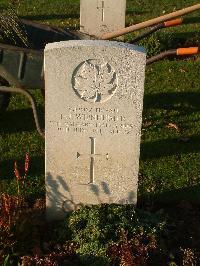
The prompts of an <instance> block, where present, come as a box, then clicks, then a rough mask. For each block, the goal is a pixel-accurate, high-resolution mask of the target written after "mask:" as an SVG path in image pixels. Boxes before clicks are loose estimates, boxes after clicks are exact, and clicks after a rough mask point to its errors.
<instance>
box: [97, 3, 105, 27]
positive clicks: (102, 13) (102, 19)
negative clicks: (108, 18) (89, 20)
mask: <svg viewBox="0 0 200 266" xmlns="http://www.w3.org/2000/svg"><path fill="white" fill-rule="evenodd" d="M97 9H101V21H102V22H103V21H104V18H105V1H101V6H100V7H97Z"/></svg>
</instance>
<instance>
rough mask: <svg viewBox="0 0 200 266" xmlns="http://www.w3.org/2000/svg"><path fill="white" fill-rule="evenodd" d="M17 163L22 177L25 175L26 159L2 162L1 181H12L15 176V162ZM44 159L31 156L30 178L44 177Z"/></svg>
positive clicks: (0, 169) (0, 165) (0, 162)
mask: <svg viewBox="0 0 200 266" xmlns="http://www.w3.org/2000/svg"><path fill="white" fill-rule="evenodd" d="M15 161H17V165H18V167H19V171H20V173H21V175H23V173H24V157H22V158H20V159H9V160H2V161H1V160H0V180H6V179H12V178H14V177H15V175H14V162H15ZM44 163H45V162H44V157H43V156H31V155H30V169H29V173H28V175H29V176H33V177H35V176H41V175H43V176H44Z"/></svg>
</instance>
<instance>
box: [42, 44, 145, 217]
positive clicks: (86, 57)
mask: <svg viewBox="0 0 200 266" xmlns="http://www.w3.org/2000/svg"><path fill="white" fill-rule="evenodd" d="M145 61H146V56H145V53H144V50H143V48H141V47H138V46H133V45H130V44H124V43H119V42H108V41H83V40H82V41H67V42H60V43H52V44H48V45H47V46H46V48H45V84H46V88H45V89H46V99H45V100H46V110H45V114H46V115H45V116H46V119H45V120H46V195H47V216H48V218H49V219H59V218H61V217H62V216H63V215H64V214H65V212H68V211H71V210H75V209H77V208H78V207H79V206H80V205H85V204H99V203H119V204H126V203H133V204H135V203H136V200H137V182H138V167H139V151H140V132H141V122H142V106H143V90H144V76H145V74H144V70H145Z"/></svg>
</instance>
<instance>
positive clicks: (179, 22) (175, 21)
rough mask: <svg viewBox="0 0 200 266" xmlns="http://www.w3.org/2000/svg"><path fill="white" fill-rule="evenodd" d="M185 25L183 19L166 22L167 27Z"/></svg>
mask: <svg viewBox="0 0 200 266" xmlns="http://www.w3.org/2000/svg"><path fill="white" fill-rule="evenodd" d="M182 23H183V19H182V18H177V19H173V20H169V21H166V22H164V25H165V27H166V28H167V27H174V26H178V25H181V24H182Z"/></svg>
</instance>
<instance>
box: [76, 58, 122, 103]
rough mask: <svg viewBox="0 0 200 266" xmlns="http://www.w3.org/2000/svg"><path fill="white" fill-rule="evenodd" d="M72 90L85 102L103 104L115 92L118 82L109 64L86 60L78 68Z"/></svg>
mask: <svg viewBox="0 0 200 266" xmlns="http://www.w3.org/2000/svg"><path fill="white" fill-rule="evenodd" d="M73 84H74V90H75V91H76V93H77V94H78V95H79V96H80V97H81V98H82V99H83V100H85V101H89V102H105V101H107V100H109V99H110V98H111V97H112V96H113V95H114V93H115V92H116V90H117V85H118V80H117V75H116V72H115V71H114V69H113V68H112V67H111V65H110V64H108V63H106V62H101V61H98V60H87V61H85V62H84V63H82V64H81V65H80V67H79V68H78V70H77V72H76V74H75V76H74V80H73Z"/></svg>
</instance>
